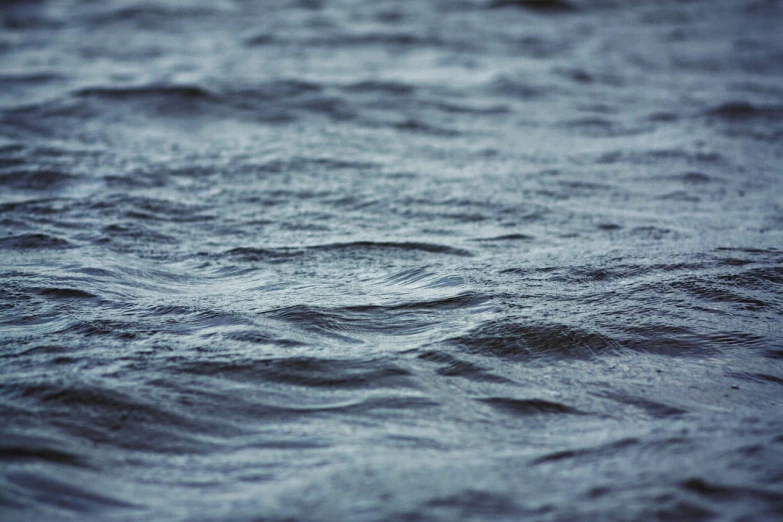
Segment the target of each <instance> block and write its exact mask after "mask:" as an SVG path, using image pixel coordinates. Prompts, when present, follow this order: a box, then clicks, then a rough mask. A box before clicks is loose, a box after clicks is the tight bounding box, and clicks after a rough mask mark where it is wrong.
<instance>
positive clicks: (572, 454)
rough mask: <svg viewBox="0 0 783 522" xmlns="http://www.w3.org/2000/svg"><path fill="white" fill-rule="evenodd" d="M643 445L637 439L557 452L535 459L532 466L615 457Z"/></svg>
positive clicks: (626, 439)
mask: <svg viewBox="0 0 783 522" xmlns="http://www.w3.org/2000/svg"><path fill="white" fill-rule="evenodd" d="M640 443H641V441H640V440H639V439H636V438H625V439H620V440H618V441H614V442H610V443H608V444H602V445H598V446H593V447H587V448H579V449H573V450H563V451H556V452H553V453H548V454H546V455H543V456H541V457H538V458H536V459H533V461H532V464H547V463H552V462H559V461H562V460H571V459H581V458H588V459H593V458H600V457H604V456H608V455H614V454H617V453H621V452H623V451H626V450H627V449H628V448H634V447H636V446H638V445H639V444H640Z"/></svg>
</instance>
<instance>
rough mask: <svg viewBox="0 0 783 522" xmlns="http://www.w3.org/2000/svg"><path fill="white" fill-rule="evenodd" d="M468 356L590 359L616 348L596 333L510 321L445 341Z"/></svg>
mask: <svg viewBox="0 0 783 522" xmlns="http://www.w3.org/2000/svg"><path fill="white" fill-rule="evenodd" d="M447 342H448V343H449V344H454V345H457V346H459V347H462V348H463V349H466V350H468V351H469V352H470V353H475V354H479V355H482V354H483V355H492V356H498V357H510V358H537V357H546V356H548V357H577V358H590V357H593V356H594V355H596V354H598V353H602V352H603V353H605V352H607V351H611V350H616V349H617V348H618V344H617V343H616V342H615V341H614V340H612V339H609V338H607V337H605V336H603V335H601V334H599V333H597V332H590V331H586V330H581V329H576V328H573V327H570V326H566V325H562V324H536V323H533V324H523V323H520V322H516V321H513V320H509V319H501V320H493V321H489V322H485V323H483V324H481V325H480V326H478V327H476V328H474V329H473V330H472V331H471V332H469V333H467V334H464V335H461V336H458V337H452V338H450V339H448V340H447Z"/></svg>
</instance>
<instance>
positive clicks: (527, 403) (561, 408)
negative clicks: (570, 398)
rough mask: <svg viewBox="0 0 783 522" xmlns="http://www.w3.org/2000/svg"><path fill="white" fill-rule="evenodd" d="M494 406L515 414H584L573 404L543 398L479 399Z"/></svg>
mask: <svg viewBox="0 0 783 522" xmlns="http://www.w3.org/2000/svg"><path fill="white" fill-rule="evenodd" d="M478 401H480V402H483V403H485V404H488V405H490V406H492V407H493V408H494V409H496V410H498V411H502V412H505V413H510V414H513V415H541V414H569V415H582V414H584V412H583V411H580V410H578V409H576V408H572V407H571V406H566V405H565V404H561V403H559V402H552V401H545V400H543V399H511V398H508V397H489V398H486V399H478Z"/></svg>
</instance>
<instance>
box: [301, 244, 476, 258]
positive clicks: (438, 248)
mask: <svg viewBox="0 0 783 522" xmlns="http://www.w3.org/2000/svg"><path fill="white" fill-rule="evenodd" d="M307 248H308V249H310V250H326V251H348V250H354V251H390V250H391V251H394V250H399V251H403V252H425V253H429V254H445V255H451V256H461V257H471V256H473V253H472V252H470V251H469V250H465V249H462V248H456V247H451V246H446V245H438V244H435V243H421V242H413V241H401V242H396V241H351V242H348V243H329V244H324V245H313V246H309V247H307Z"/></svg>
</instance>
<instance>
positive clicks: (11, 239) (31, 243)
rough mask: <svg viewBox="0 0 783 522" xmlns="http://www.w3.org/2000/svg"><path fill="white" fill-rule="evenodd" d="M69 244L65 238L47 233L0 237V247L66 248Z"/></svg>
mask: <svg viewBox="0 0 783 522" xmlns="http://www.w3.org/2000/svg"><path fill="white" fill-rule="evenodd" d="M70 246H71V244H70V243H69V242H68V241H66V240H65V239H63V238H61V237H57V236H52V235H49V234H41V233H39V234H19V235H15V236H6V237H1V238H0V248H3V249H11V250H16V249H22V250H26V249H38V248H67V247H70Z"/></svg>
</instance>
